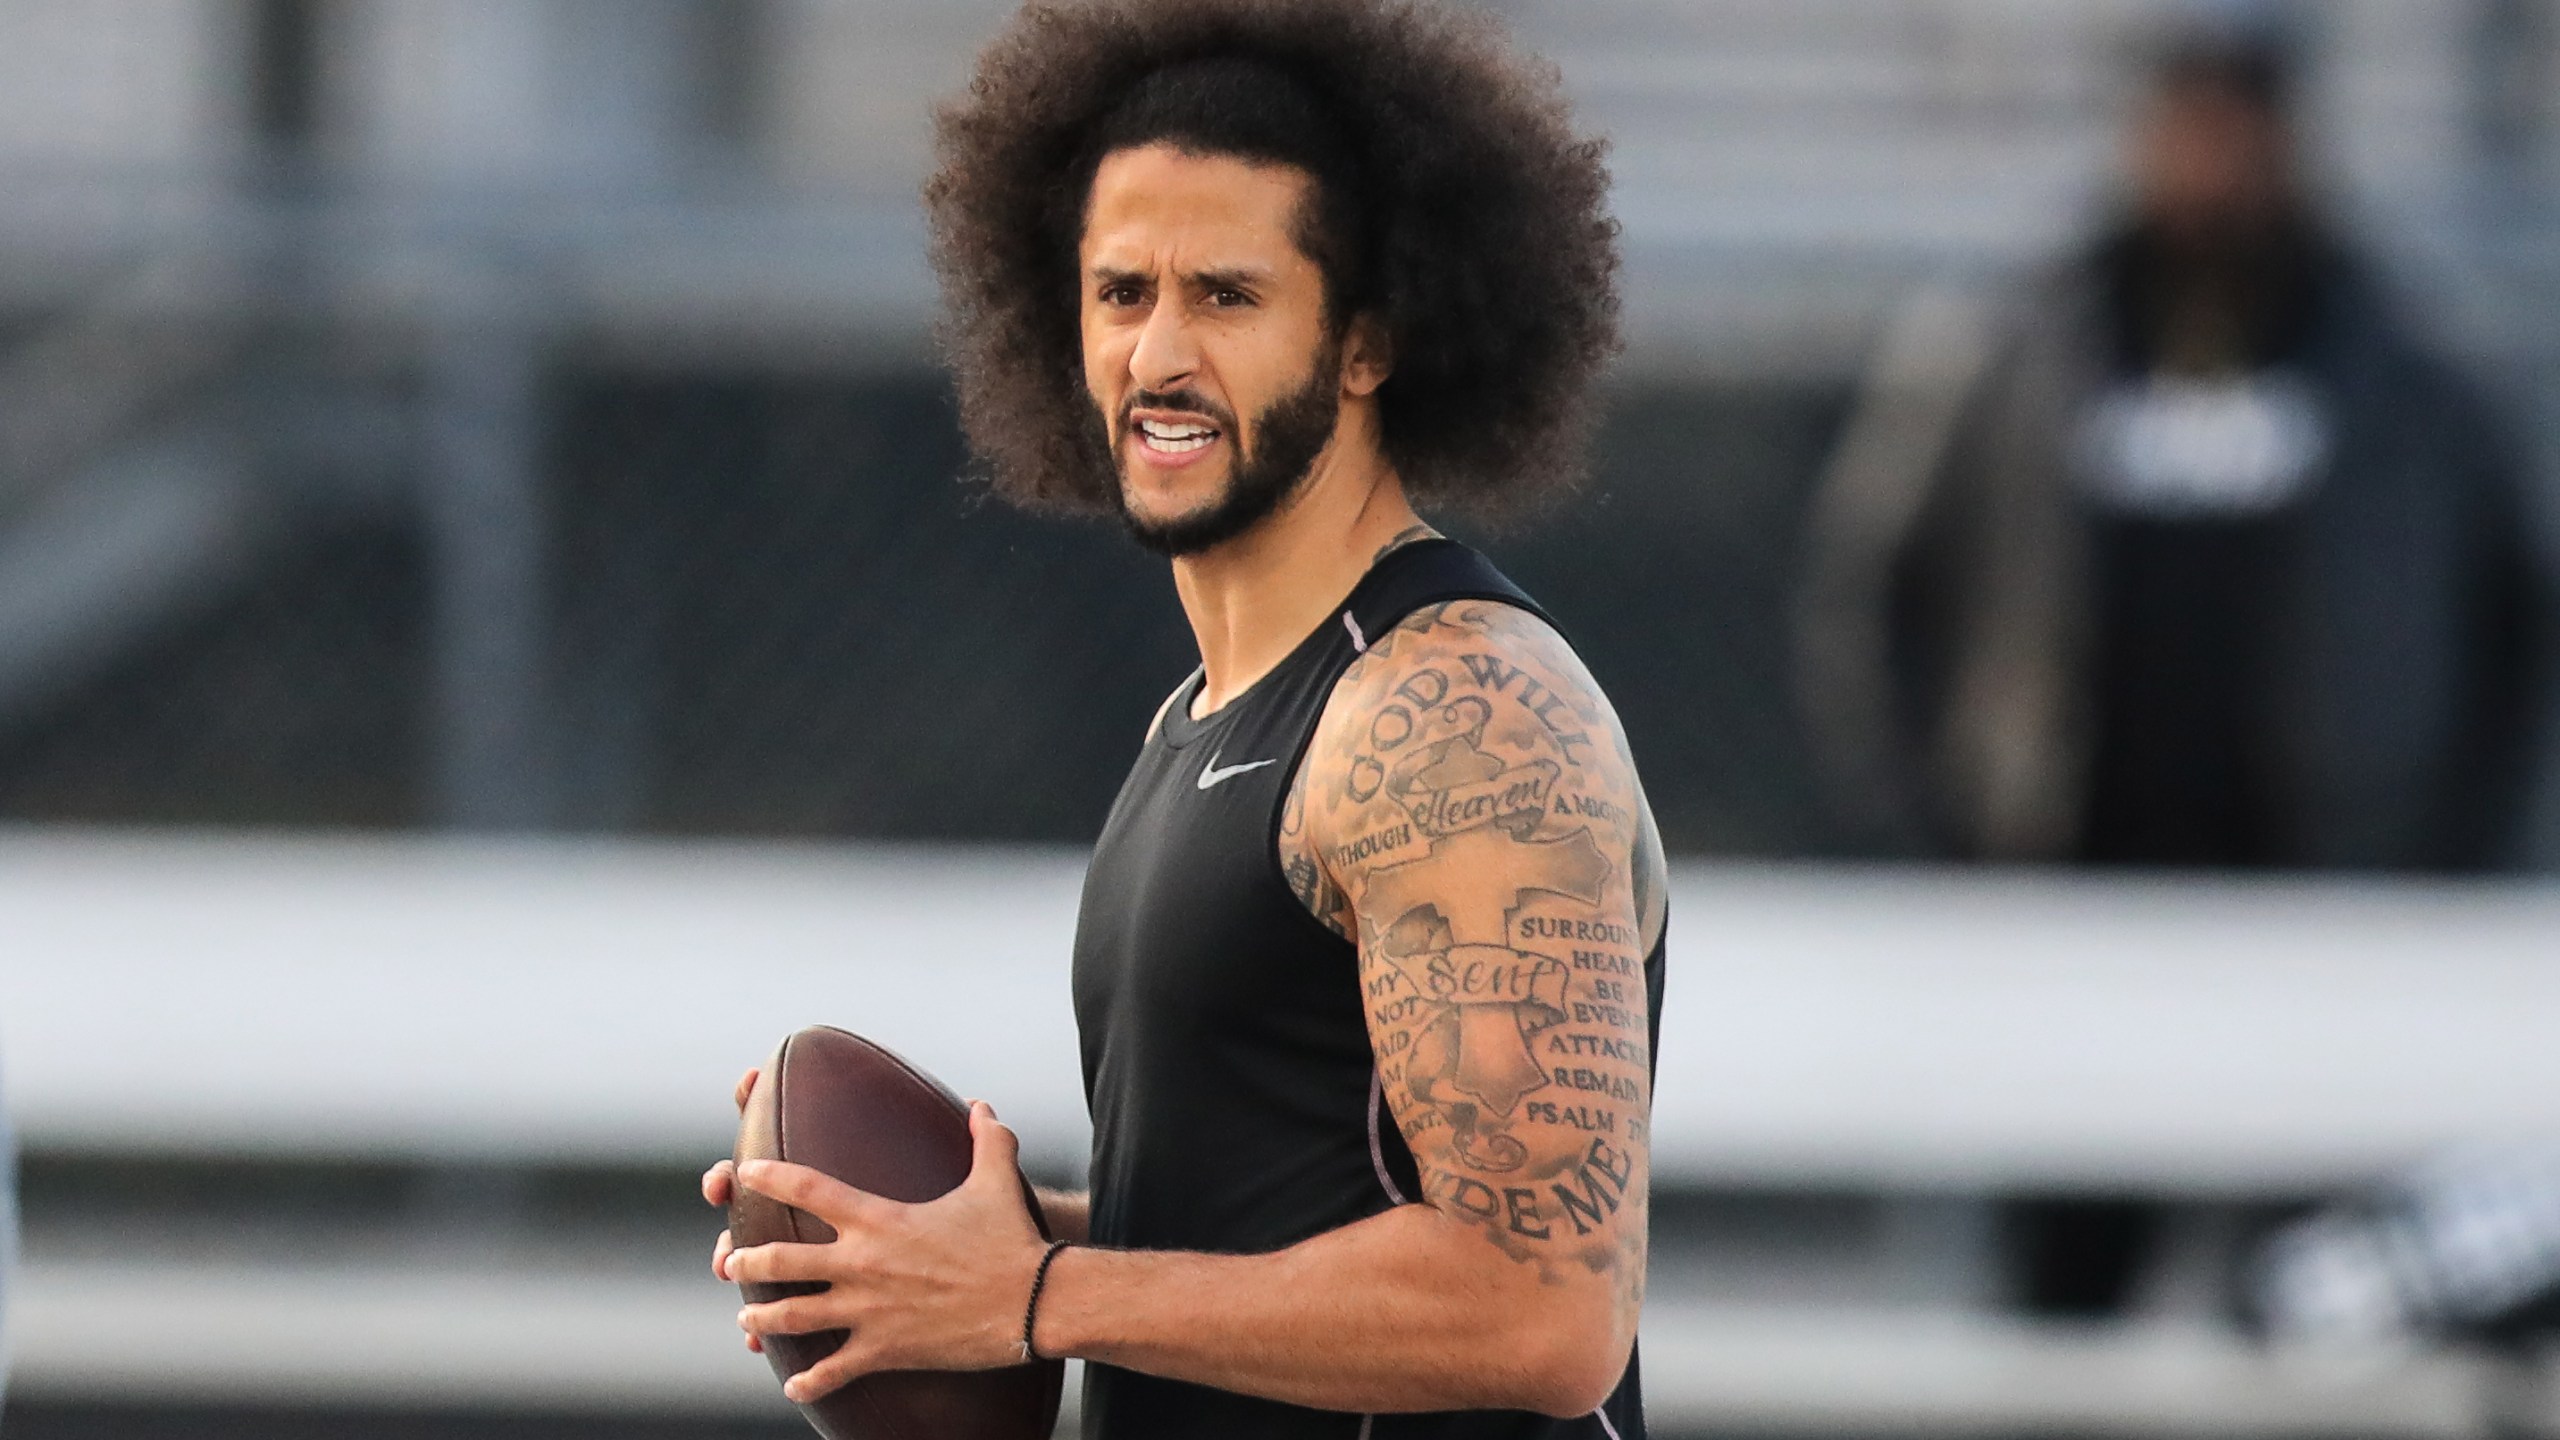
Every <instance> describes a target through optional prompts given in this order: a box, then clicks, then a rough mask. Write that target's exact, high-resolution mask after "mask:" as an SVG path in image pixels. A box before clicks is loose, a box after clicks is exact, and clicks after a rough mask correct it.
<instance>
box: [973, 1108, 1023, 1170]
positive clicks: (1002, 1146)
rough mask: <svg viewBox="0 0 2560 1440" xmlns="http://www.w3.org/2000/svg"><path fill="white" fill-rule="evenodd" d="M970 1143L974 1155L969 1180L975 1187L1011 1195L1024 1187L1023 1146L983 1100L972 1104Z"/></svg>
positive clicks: (1011, 1129)
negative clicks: (983, 1186) (998, 1190)
mask: <svg viewBox="0 0 2560 1440" xmlns="http://www.w3.org/2000/svg"><path fill="white" fill-rule="evenodd" d="M969 1139H970V1142H971V1147H970V1148H971V1151H972V1154H971V1156H970V1163H969V1179H970V1181H971V1182H972V1183H973V1184H979V1185H995V1186H999V1187H1001V1188H1003V1189H1004V1190H1006V1191H1007V1192H1011V1191H1013V1190H1015V1189H1017V1188H1019V1187H1020V1185H1021V1183H1022V1182H1021V1179H1020V1178H1019V1177H1020V1176H1021V1174H1022V1169H1021V1163H1022V1142H1021V1141H1020V1140H1019V1139H1017V1138H1015V1136H1014V1133H1013V1128H1012V1127H1011V1126H1009V1125H1006V1124H1005V1123H1004V1122H1003V1121H1001V1120H998V1119H997V1118H996V1109H995V1107H994V1106H992V1105H990V1104H988V1103H987V1102H986V1101H984V1100H972V1101H970V1102H969Z"/></svg>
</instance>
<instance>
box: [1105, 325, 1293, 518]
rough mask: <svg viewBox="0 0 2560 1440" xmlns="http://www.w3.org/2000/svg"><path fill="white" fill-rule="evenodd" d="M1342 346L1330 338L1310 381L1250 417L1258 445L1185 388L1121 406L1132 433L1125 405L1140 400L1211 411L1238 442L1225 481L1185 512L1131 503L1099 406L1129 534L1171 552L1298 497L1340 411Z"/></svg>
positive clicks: (1125, 429)
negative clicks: (1144, 511)
mask: <svg viewBox="0 0 2560 1440" xmlns="http://www.w3.org/2000/svg"><path fill="white" fill-rule="evenodd" d="M1340 370H1341V364H1340V352H1339V347H1337V346H1334V345H1326V346H1325V347H1324V348H1323V349H1322V350H1321V351H1319V352H1318V353H1317V355H1316V363H1315V366H1314V368H1313V370H1312V372H1311V373H1310V374H1309V375H1308V377H1307V381H1306V383H1305V384H1303V385H1301V386H1299V387H1298V388H1297V389H1296V390H1294V391H1292V392H1290V393H1289V394H1287V395H1283V396H1281V397H1280V398H1279V399H1277V400H1274V401H1272V402H1271V403H1270V404H1269V405H1267V406H1264V407H1263V409H1262V411H1261V412H1260V413H1259V414H1257V415H1255V416H1254V420H1253V448H1252V449H1251V450H1247V449H1245V448H1244V440H1243V436H1242V434H1241V433H1240V432H1239V431H1238V429H1237V427H1236V424H1235V420H1234V417H1232V416H1230V415H1227V414H1226V413H1224V412H1223V411H1222V410H1220V409H1218V408H1217V407H1215V406H1212V405H1210V404H1209V403H1208V402H1207V400H1206V399H1205V397H1202V396H1200V395H1197V394H1195V393H1193V392H1191V391H1188V390H1176V391H1172V392H1169V393H1163V394H1158V393H1153V392H1148V391H1140V392H1138V393H1136V394H1134V395H1132V396H1130V397H1129V400H1128V402H1127V403H1126V404H1125V405H1123V406H1122V419H1121V424H1120V427H1119V429H1120V433H1121V434H1123V435H1126V434H1128V433H1129V424H1128V419H1127V412H1128V411H1130V410H1135V409H1138V408H1140V407H1141V406H1147V407H1153V408H1158V409H1165V410H1189V411H1194V412H1196V413H1198V414H1201V415H1206V416H1208V417H1209V418H1210V419H1211V420H1212V421H1214V422H1215V423H1216V425H1217V427H1218V430H1219V433H1221V434H1222V435H1225V436H1226V437H1227V438H1228V439H1229V440H1230V442H1232V443H1233V444H1234V445H1235V447H1236V456H1235V462H1234V464H1233V467H1232V468H1231V469H1230V471H1229V473H1228V476H1227V484H1226V488H1225V489H1223V490H1221V491H1220V492H1219V493H1218V495H1217V498H1215V499H1213V500H1211V501H1210V502H1209V503H1208V504H1207V505H1204V506H1202V507H1201V508H1199V509H1197V510H1193V511H1191V512H1189V513H1188V514H1183V515H1176V516H1173V517H1172V518H1170V519H1163V520H1156V519H1149V518H1148V517H1146V516H1143V515H1140V514H1138V513H1137V511H1135V510H1133V509H1131V508H1130V505H1129V492H1128V488H1127V487H1126V486H1125V485H1123V484H1122V483H1121V477H1120V468H1119V467H1120V455H1119V450H1118V448H1117V447H1116V446H1114V445H1113V444H1112V443H1111V440H1110V431H1109V427H1107V426H1105V425H1104V423H1103V420H1102V412H1101V410H1100V408H1099V407H1097V408H1096V409H1095V410H1094V411H1093V412H1092V418H1093V425H1094V429H1095V430H1096V431H1098V432H1100V433H1099V434H1098V435H1097V436H1096V438H1097V439H1098V441H1099V445H1100V449H1101V452H1102V454H1103V456H1104V464H1106V465H1107V466H1108V467H1109V468H1110V472H1111V481H1112V493H1113V494H1114V495H1117V496H1118V497H1119V500H1120V524H1121V526H1122V528H1124V529H1126V530H1127V531H1128V532H1129V538H1130V539H1132V540H1135V541H1137V542H1138V543H1139V544H1140V545H1142V546H1144V547H1145V548H1147V549H1148V550H1151V551H1154V552H1155V553H1156V554H1158V555H1162V556H1165V557H1167V558H1180V557H1182V556H1185V555H1197V554H1200V553H1201V552H1202V551H1206V550H1214V549H1216V548H1217V547H1219V546H1221V545H1224V544H1225V543H1227V542H1228V541H1230V540H1233V539H1235V538H1236V537H1237V536H1239V535H1242V534H1245V533H1246V532H1247V531H1250V530H1252V529H1253V528H1254V527H1255V526H1257V525H1260V524H1261V523H1262V522H1263V521H1265V520H1268V519H1270V518H1271V517H1272V516H1273V515H1275V514H1277V513H1279V511H1280V510H1281V509H1283V508H1284V507H1286V506H1287V505H1288V503H1289V502H1290V501H1291V500H1292V499H1294V498H1296V496H1297V493H1298V491H1299V490H1300V489H1301V488H1302V487H1303V486H1304V485H1305V484H1306V481H1307V477H1308V476H1309V475H1311V474H1313V473H1314V471H1315V463H1316V457H1317V456H1319V455H1321V454H1323V453H1324V447H1325V446H1326V444H1327V443H1329V442H1330V441H1331V440H1332V439H1333V430H1334V425H1335V423H1336V422H1337V420H1338V419H1339V418H1340V415H1341V412H1342V390H1341V382H1340V380H1339V379H1338V378H1337V377H1338V373H1339V371H1340Z"/></svg>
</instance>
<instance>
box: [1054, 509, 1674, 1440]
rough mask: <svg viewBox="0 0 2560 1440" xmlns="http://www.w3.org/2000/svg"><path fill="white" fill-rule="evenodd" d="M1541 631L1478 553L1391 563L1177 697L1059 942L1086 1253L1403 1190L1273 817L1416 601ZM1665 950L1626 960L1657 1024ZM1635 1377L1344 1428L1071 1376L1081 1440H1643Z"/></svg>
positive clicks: (1199, 1239)
mask: <svg viewBox="0 0 2560 1440" xmlns="http://www.w3.org/2000/svg"><path fill="white" fill-rule="evenodd" d="M1448 600H1487V601H1494V602H1498V603H1501V604H1505V605H1512V606H1517V607H1519V608H1520V609H1523V610H1526V611H1528V612H1529V613H1531V614H1534V615H1539V616H1540V617H1541V618H1544V612H1542V611H1540V610H1539V609H1538V608H1537V606H1536V605H1535V604H1534V603H1533V602H1532V601H1530V599H1529V598H1528V596H1526V595H1524V594H1522V593H1521V592H1520V590H1519V589H1518V588H1517V587H1516V586H1514V585H1513V584H1512V583H1511V582H1510V581H1509V580H1506V579H1504V578H1503V577H1502V575H1501V574H1500V573H1499V572H1498V571H1496V570H1495V569H1494V568H1493V567H1492V565H1490V564H1488V563H1487V562H1486V561H1485V559H1484V558H1483V557H1482V556H1480V555H1478V554H1476V553H1475V552H1474V551H1472V550H1469V549H1467V548H1466V547H1464V546H1461V545H1458V544H1456V543H1454V542H1451V541H1447V540H1424V541H1420V542H1417V543H1414V544H1411V545H1407V546H1405V547H1403V548H1401V549H1398V550H1396V551H1393V552H1391V553H1390V554H1388V555H1387V556H1386V558H1384V559H1382V560H1380V561H1379V562H1378V564H1377V565H1376V566H1375V567H1374V568H1372V569H1371V570H1370V572H1369V574H1368V575H1367V576H1366V577H1365V578H1363V579H1362V580H1361V582H1360V584H1359V585H1358V587H1357V588H1355V589H1354V590H1353V591H1352V592H1351V594H1350V596H1349V597H1348V598H1347V599H1345V600H1344V602H1343V603H1342V604H1341V605H1340V606H1338V607H1337V608H1336V611H1335V613H1334V614H1332V615H1331V616H1329V617H1328V618H1327V619H1326V621H1325V622H1324V623H1323V624H1322V625H1320V626H1318V627H1317V628H1316V630H1315V632H1314V633H1313V634H1311V635H1309V636H1307V638H1306V639H1305V640H1304V641H1302V642H1300V644H1299V645H1298V647H1297V649H1296V650H1294V651H1292V652H1291V653H1290V655H1289V657H1288V658H1287V659H1286V660H1283V661H1282V662H1281V663H1280V665H1279V666H1278V667H1277V668H1276V669H1274V670H1272V671H1271V673H1270V674H1268V675H1265V676H1264V677H1262V679H1260V680H1258V681H1256V682H1255V683H1254V684H1253V686H1252V687H1251V688H1250V689H1248V690H1246V691H1245V692H1244V693H1243V694H1242V695H1239V696H1237V697H1236V698H1235V699H1234V700H1232V701H1230V702H1229V703H1228V704H1227V705H1225V706H1224V707H1222V708H1221V709H1219V710H1218V711H1217V712H1216V713H1215V714H1213V715H1211V716H1209V717H1208V718H1206V719H1203V720H1195V719H1193V718H1192V716H1191V703H1192V700H1193V698H1194V697H1195V696H1196V695H1197V694H1198V693H1199V685H1200V677H1198V676H1196V675H1195V676H1194V677H1193V678H1192V680H1191V681H1190V682H1189V683H1188V684H1186V685H1184V686H1183V687H1182V689H1181V690H1179V691H1178V692H1176V693H1175V695H1174V697H1173V699H1172V701H1171V702H1170V703H1169V704H1168V705H1167V706H1166V708H1165V712H1164V716H1163V719H1162V721H1161V723H1160V724H1159V725H1158V727H1157V730H1156V733H1155V734H1153V735H1151V736H1149V737H1148V739H1147V743H1146V747H1145V749H1144V750H1142V751H1141V752H1140V754H1139V757H1138V763H1137V766H1136V768H1135V769H1133V770H1132V771H1131V772H1130V774H1129V779H1128V782H1127V783H1126V784H1125V785H1123V786H1122V787H1121V790H1120V797H1119V799H1118V800H1117V801H1116V802H1115V803H1114V804H1113V805H1112V807H1111V817H1110V819H1109V820H1108V821H1106V822H1105V823H1104V826H1103V831H1102V838H1101V840H1100V842H1099V843H1098V844H1097V845H1096V846H1095V848H1094V853H1093V860H1092V864H1091V866H1090V868H1089V869H1088V870H1087V871H1086V873H1085V884H1084V901H1083V909H1082V912H1081V914H1080V916H1079V917H1078V920H1077V925H1076V945H1075V1007H1076V1024H1077V1028H1078V1030H1079V1031H1080V1032H1081V1035H1082V1039H1083V1049H1084V1083H1085V1100H1086V1103H1087V1105H1088V1106H1089V1107H1090V1109H1091V1110H1092V1113H1093V1174H1092V1185H1093V1231H1092V1239H1093V1243H1095V1244H1097V1245H1108V1246H1114V1247H1124V1248H1129V1249H1147V1250H1194V1251H1211V1252H1220V1253H1227V1254H1259V1253H1264V1252H1268V1251H1273V1250H1279V1249H1282V1248H1285V1247H1287V1246H1290V1245H1293V1244H1296V1243H1297V1242H1299V1241H1301V1240H1305V1239H1307V1238H1309V1237H1310V1236H1314V1235H1320V1234H1322V1233H1324V1232H1326V1231H1328V1230H1335V1229H1339V1228H1341V1227H1342V1226H1345V1225H1348V1224H1351V1223H1352V1222H1354V1221H1357V1220H1361V1219H1365V1218H1367V1217H1368V1216H1371V1215H1375V1214H1378V1213H1380V1212H1381V1211H1384V1210H1387V1209H1389V1208H1391V1207H1393V1206H1395V1205H1398V1204H1402V1203H1405V1202H1407V1201H1411V1200H1414V1199H1416V1198H1418V1197H1419V1195H1420V1193H1421V1192H1420V1186H1419V1185H1418V1183H1417V1181H1416V1176H1415V1167H1414V1161H1413V1155H1412V1153H1411V1152H1410V1151H1409V1150H1407V1149H1406V1148H1405V1143H1404V1137H1403V1134H1402V1132H1400V1131H1399V1130H1398V1129H1397V1128H1396V1124H1395V1120H1394V1117H1393V1116H1392V1115H1390V1114H1389V1113H1388V1112H1387V1110H1386V1107H1385V1105H1384V1103H1383V1101H1382V1099H1381V1097H1380V1094H1379V1087H1378V1082H1377V1070H1376V1062H1375V1060H1374V1058H1373V1057H1372V1055H1371V1053H1370V1049H1369V1031H1368V1024H1367V1021H1366V1019H1365V1017H1364V1016H1363V1014H1362V1009H1361V995H1360V978H1359V956H1358V952H1357V951H1356V949H1355V948H1354V946H1353V945H1352V944H1351V942H1350V941H1348V940H1345V939H1343V938H1342V937H1341V936H1339V935H1336V934H1334V933H1333V931H1332V930H1330V929H1328V928H1326V927H1325V926H1324V925H1323V924H1321V923H1320V922H1318V921H1317V920H1316V918H1315V917H1314V916H1313V915H1310V914H1309V913H1308V912H1307V909H1306V907H1305V905H1304V904H1302V903H1301V902H1300V901H1299V899H1298V897H1297V896H1296V895H1295V894H1294V893H1292V892H1291V891H1290V889H1289V886H1288V883H1287V881H1286V880H1285V879H1284V877H1283V876H1282V875H1281V873H1280V862H1279V858H1278V839H1279V834H1278V830H1279V822H1280V807H1281V804H1282V802H1283V801H1284V799H1285V798H1286V797H1287V795H1288V792H1289V786H1290V782H1291V779H1292V778H1293V776H1294V774H1295V772H1296V770H1297V767H1298V763H1299V759H1300V757H1301V756H1302V755H1303V754H1304V753H1305V751H1306V748H1307V744H1308V742H1309V741H1310V740H1311V739H1312V738H1313V736H1314V733H1315V728H1316V722H1317V720H1318V719H1319V718H1320V717H1321V716H1322V715H1323V713H1324V708H1325V703H1326V701H1327V700H1329V699H1330V698H1331V697H1332V694H1333V689H1334V685H1335V683H1336V682H1337V681H1339V680H1340V679H1341V678H1342V674H1343V672H1344V671H1345V670H1347V669H1349V668H1350V666H1351V663H1352V661H1353V660H1354V659H1356V658H1357V657H1358V655H1359V654H1360V652H1361V651H1362V650H1364V649H1366V648H1367V644H1368V639H1369V637H1371V636H1378V635H1384V634H1386V633H1387V632H1388V631H1390V630H1392V629H1394V628H1395V626H1396V625H1397V624H1398V623H1399V622H1401V621H1402V620H1403V619H1404V618H1405V617H1406V616H1408V615H1410V614H1412V613H1413V612H1414V611H1415V610H1418V609H1420V608H1422V607H1423V606H1425V605H1431V604H1436V603H1438V602H1441V601H1448ZM1662 957H1663V947H1662V945H1661V944H1660V943H1659V942H1657V943H1656V945H1655V946H1654V948H1653V953H1652V954H1651V956H1649V957H1648V958H1647V960H1646V962H1645V979H1646V981H1647V985H1648V989H1649V991H1650V994H1651V1004H1652V1020H1653V1025H1654V1029H1655V1031H1656V1032H1657V1035H1656V1037H1655V1038H1658V1032H1659V1030H1660V1025H1661V1017H1662ZM1643 1434H1644V1417H1643V1406H1642V1402H1641V1399H1640V1397H1639V1394H1638V1388H1637V1383H1636V1365H1635V1362H1634V1360H1633V1359H1632V1358H1631V1359H1630V1360H1629V1361H1628V1364H1627V1373H1626V1376H1625V1377H1624V1378H1623V1379H1622V1380H1621V1381H1620V1382H1619V1384H1618V1388H1617V1391H1616V1393H1614V1394H1613V1395H1611V1396H1610V1398H1609V1402H1608V1403H1607V1404H1606V1405H1605V1406H1603V1407H1602V1408H1601V1410H1599V1411H1596V1412H1594V1413H1592V1414H1590V1415H1586V1416H1582V1417H1580V1418H1578V1419H1574V1420H1554V1419H1549V1418H1547V1417H1545V1416H1540V1415H1533V1414H1527V1413H1524V1412H1517V1411H1481V1412H1470V1413H1465V1414H1437V1415H1379V1416H1374V1417H1372V1416H1365V1415H1350V1414H1342V1413H1337V1412H1329V1411H1320V1410H1310V1409H1305V1408H1302V1407H1299V1406H1294V1405H1282V1404H1279V1403H1276V1402H1273V1401H1268V1400H1258V1399H1252V1398H1249V1397H1246V1396H1241V1395H1236V1394H1232V1393H1229V1392H1226V1391H1220V1390H1213V1389H1210V1388H1207V1387H1205V1386H1200V1385H1191V1384H1185V1383H1182V1382H1179V1381H1172V1380H1163V1379H1158V1378H1155V1377H1152V1376H1147V1375H1141V1374H1137V1373H1135V1372H1133V1371H1128V1370H1122V1369H1119V1368H1116V1367H1113V1366H1108V1365H1100V1364H1089V1365H1087V1366H1086V1367H1085V1388H1084V1435H1085V1440H1299V1437H1321V1440H1497V1437H1498V1440H1533V1437H1534V1440H1567V1437H1571V1440H1611V1437H1615V1440H1638V1437H1640V1436H1642V1435H1643Z"/></svg>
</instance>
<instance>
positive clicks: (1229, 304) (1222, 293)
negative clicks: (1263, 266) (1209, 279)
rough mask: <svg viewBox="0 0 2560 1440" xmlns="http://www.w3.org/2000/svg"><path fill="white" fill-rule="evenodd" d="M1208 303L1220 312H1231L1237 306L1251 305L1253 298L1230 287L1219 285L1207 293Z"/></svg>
mask: <svg viewBox="0 0 2560 1440" xmlns="http://www.w3.org/2000/svg"><path fill="white" fill-rule="evenodd" d="M1209 303H1210V304H1212V305H1215V306H1217V307H1218V308H1219V309H1221V310H1233V309H1236V308H1237V307H1239V306H1244V305H1250V304H1252V303H1253V297H1252V296H1250V295H1247V294H1246V293H1244V292H1243V291H1241V290H1238V289H1236V288H1235V287H1234V286H1232V285H1221V286H1219V287H1218V288H1217V289H1215V290H1212V291H1210V292H1209Z"/></svg>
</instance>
